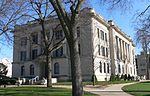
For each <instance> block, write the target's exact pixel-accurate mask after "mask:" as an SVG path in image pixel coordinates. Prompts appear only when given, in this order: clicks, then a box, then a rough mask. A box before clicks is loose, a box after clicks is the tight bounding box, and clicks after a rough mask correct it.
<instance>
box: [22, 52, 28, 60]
mask: <svg viewBox="0 0 150 96" xmlns="http://www.w3.org/2000/svg"><path fill="white" fill-rule="evenodd" d="M26 56H27V52H26V51H21V52H20V61H26Z"/></svg>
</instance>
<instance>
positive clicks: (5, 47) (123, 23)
mask: <svg viewBox="0 0 150 96" xmlns="http://www.w3.org/2000/svg"><path fill="white" fill-rule="evenodd" d="M93 1H94V2H92V3H91V4H90V6H91V7H92V8H94V9H95V10H96V12H97V13H99V14H100V15H101V16H103V17H104V18H105V19H106V20H113V21H114V22H115V23H116V25H117V26H119V28H121V29H122V30H123V32H125V33H126V34H127V35H129V36H130V37H131V38H132V39H133V41H134V42H135V30H134V23H133V22H134V20H135V18H134V17H135V13H136V11H142V10H144V9H145V8H146V6H148V4H149V3H147V2H144V1H143V0H138V1H139V2H134V4H133V7H132V8H131V9H130V10H126V11H125V12H123V11H124V10H121V9H114V10H111V11H110V10H108V9H107V8H106V7H105V6H102V5H100V4H99V3H98V2H97V0H93ZM0 38H2V37H0ZM140 50H141V48H140V46H136V48H135V54H139V53H140ZM2 58H7V59H8V60H10V61H12V59H13V47H12V44H9V43H8V42H7V41H6V40H4V41H1V42H0V60H1V59H2Z"/></svg>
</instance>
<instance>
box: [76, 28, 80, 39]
mask: <svg viewBox="0 0 150 96" xmlns="http://www.w3.org/2000/svg"><path fill="white" fill-rule="evenodd" d="M77 36H78V37H80V27H77Z"/></svg>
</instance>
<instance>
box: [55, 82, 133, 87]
mask: <svg viewBox="0 0 150 96" xmlns="http://www.w3.org/2000/svg"><path fill="white" fill-rule="evenodd" d="M131 82H135V81H97V82H96V83H95V84H96V85H102V86H105V85H108V84H122V83H131ZM92 84H93V82H83V85H92ZM55 85H71V82H58V83H55Z"/></svg>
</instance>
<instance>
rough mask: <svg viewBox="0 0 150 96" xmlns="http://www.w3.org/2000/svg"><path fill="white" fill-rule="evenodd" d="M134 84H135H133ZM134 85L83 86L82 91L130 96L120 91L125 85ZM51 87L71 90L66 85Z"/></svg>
mask: <svg viewBox="0 0 150 96" xmlns="http://www.w3.org/2000/svg"><path fill="white" fill-rule="evenodd" d="M134 83H135V82H134ZM134 83H125V84H112V85H108V86H103V87H102V86H98V85H96V86H92V85H86V86H84V91H87V92H90V93H93V94H97V95H100V96H132V95H130V94H128V93H125V92H123V90H122V89H121V88H122V87H123V86H125V85H130V84H134ZM53 87H63V88H69V89H70V88H71V86H68V85H54V86H53Z"/></svg>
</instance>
